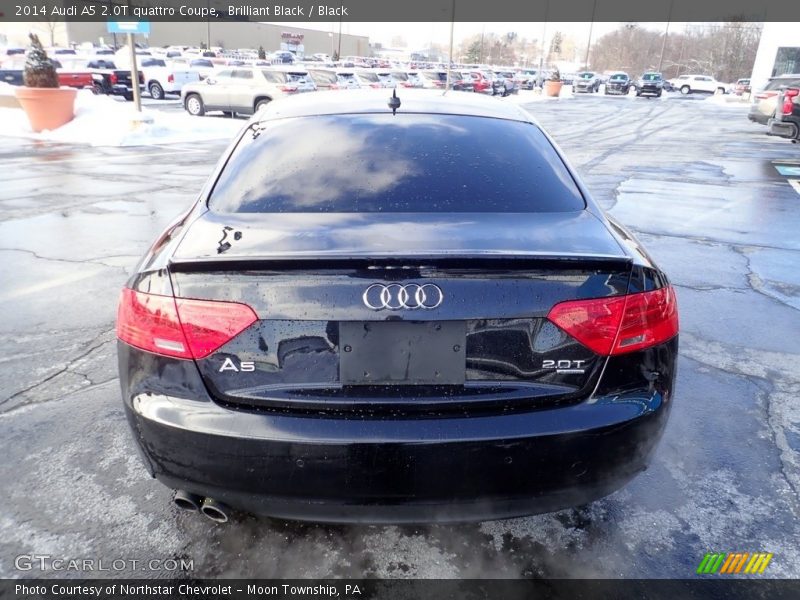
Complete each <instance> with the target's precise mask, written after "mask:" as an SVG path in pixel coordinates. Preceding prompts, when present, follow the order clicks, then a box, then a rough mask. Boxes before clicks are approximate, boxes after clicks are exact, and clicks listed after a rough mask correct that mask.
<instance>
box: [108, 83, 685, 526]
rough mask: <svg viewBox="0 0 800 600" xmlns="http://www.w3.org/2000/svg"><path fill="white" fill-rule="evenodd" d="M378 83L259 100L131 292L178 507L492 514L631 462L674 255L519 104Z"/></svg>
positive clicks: (641, 433) (151, 437)
mask: <svg viewBox="0 0 800 600" xmlns="http://www.w3.org/2000/svg"><path fill="white" fill-rule="evenodd" d="M315 96H319V97H315ZM474 96H478V95H477V94H476V95H474ZM387 100H389V99H388V98H387V94H386V93H385V92H380V91H366V92H361V91H356V92H353V93H352V94H351V93H343V94H341V95H339V94H336V95H330V96H327V95H325V96H324V97H322V96H321V95H319V94H309V95H308V97H300V98H293V99H292V100H290V101H289V100H287V101H276V102H273V103H271V104H270V105H269V106H268V107H267V108H266V109H264V110H262V111H260V112H259V113H258V114H256V115H255V116H254V117H253V118H252V119H251V121H250V122H249V123H248V124H247V125H246V126H245V127H244V129H243V130H242V132H241V134H240V135H239V136H238V138H237V139H236V140H235V141H234V143H233V144H232V145H231V146H230V148H229V149H228V150H227V151H226V153H225V155H224V156H223V157H222V159H221V160H220V162H219V164H218V166H217V168H216V170H215V172H214V173H213V174H212V175H211V176H210V178H209V180H208V182H207V184H206V185H205V187H204V188H203V190H202V192H201V193H200V197H199V198H198V200H197V201H196V203H195V204H194V205H193V207H192V208H191V209H190V210H189V211H188V213H187V214H185V215H184V216H182V217H180V218H179V219H178V220H177V221H176V222H175V223H174V224H173V225H171V226H170V227H169V228H168V229H167V230H166V231H165V232H164V233H163V234H162V235H161V236H160V237H159V239H158V240H157V241H156V242H155V243H154V245H153V246H152V247H151V248H150V250H149V251H148V252H147V254H146V255H145V256H144V258H143V259H142V261H141V262H140V264H139V266H138V268H137V269H136V273H135V274H134V275H133V276H132V277H131V278H130V280H129V281H128V283H127V285H126V287H125V289H124V290H123V292H122V296H121V301H120V306H119V317H118V326H117V327H118V336H119V368H120V379H121V385H122V395H123V400H124V406H125V409H126V413H127V416H128V419H129V422H130V425H131V427H132V429H133V432H134V436H135V438H136V441H137V443H138V446H139V447H140V448H141V450H142V456H143V458H144V462H145V464H146V466H147V469H148V470H149V472H150V473H151V475H153V476H154V477H156V478H157V479H159V480H160V481H161V482H163V483H164V484H166V485H167V486H169V487H170V488H172V489H174V490H176V495H175V500H176V504H178V505H179V506H181V507H183V508H192V509H197V508H200V509H201V510H202V512H204V513H205V514H206V515H207V516H209V517H211V518H213V519H216V520H218V521H224V520H227V518H228V515H229V512H230V510H231V509H230V507H235V508H239V509H243V510H246V511H250V512H255V513H261V514H266V515H271V516H276V517H281V518H290V519H304V520H315V521H333V522H336V521H367V522H424V521H448V520H451V521H457V520H475V519H487V518H501V517H510V516H515V515H523V514H531V513H536V512H544V511H550V510H555V509H559V508H562V507H568V506H575V505H579V504H583V503H586V502H588V501H591V500H594V499H597V498H600V497H602V496H604V495H607V494H609V493H611V492H612V491H614V490H616V489H618V488H619V487H621V486H622V485H624V484H625V483H626V482H627V481H628V480H630V479H631V478H632V477H633V476H634V475H635V474H636V473H637V472H639V471H641V470H642V469H644V468H645V467H646V465H647V463H648V460H649V457H650V456H651V453H652V451H653V448H654V446H655V445H656V442H657V441H658V439H659V437H660V435H661V433H662V431H663V429H664V426H665V424H666V421H667V416H668V413H669V410H670V406H671V404H672V400H673V398H672V396H673V385H674V379H675V367H676V356H677V349H678V336H677V334H678V316H677V307H676V302H675V294H674V291H673V289H672V288H671V287H670V284H669V282H668V280H667V277H666V276H665V275H664V274H663V273H662V272H661V271H660V270H659V269H658V268H657V267H656V266H655V265H654V264H653V262H652V260H651V259H650V258H649V257H648V255H647V254H646V253H645V251H644V250H643V249H642V247H641V246H640V245H639V244H638V243H637V241H636V240H635V239H634V238H633V237H632V236H631V234H629V233H628V232H627V231H626V230H625V229H624V228H623V227H621V226H620V225H618V224H617V223H615V222H614V221H613V220H611V219H610V218H608V217H606V216H605V215H604V214H603V212H602V211H601V209H600V208H598V206H597V205H596V204H595V202H594V201H593V200H592V198H591V197H590V195H589V193H588V192H587V190H586V189H585V188H584V186H583V184H582V183H581V181H580V180H579V179H578V177H577V176H576V174H575V173H574V172H573V170H572V169H571V168H570V167H569V166H568V165H567V164H566V162H565V160H564V158H563V157H562V156H561V154H560V152H559V150H558V149H557V148H556V147H555V145H554V143H553V142H552V140H551V139H550V138H549V137H548V136H547V135H546V134H545V133H544V132H543V131H542V129H541V128H540V127H539V126H538V125H537V124H536V123H535V122H533V121H532V119H531V117H530V115H528V114H527V113H526V112H524V111H523V110H522V109H520V108H518V107H516V106H512V105H509V104H505V103H502V102H500V101H497V100H496V99H495V100H493V99H490V98H484V97H480V96H479V97H473V96H470V95H461V94H455V95H454V94H452V93H446V94H442V93H441V92H433V91H432V92H427V91H412V90H407V91H403V92H402V94H401V97H400V99H399V100H397V99H396V98H392V99H391V101H390V102H387ZM398 104H399V106H398Z"/></svg>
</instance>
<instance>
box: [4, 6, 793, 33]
mask: <svg viewBox="0 0 800 600" xmlns="http://www.w3.org/2000/svg"><path fill="white" fill-rule="evenodd" d="M42 20H44V21H106V20H113V21H126V20H127V21H162V22H165V21H166V22H186V21H212V22H213V21H276V20H277V21H292V22H297V23H298V24H299V23H301V22H313V21H327V22H330V21H339V20H343V21H350V22H408V21H417V22H433V21H457V22H543V21H550V22H589V21H598V22H618V21H628V22H665V21H678V22H686V21H689V22H724V21H784V22H786V21H789V22H795V21H797V22H800V2H798V1H797V0H655V1H653V0H0V22H3V21H42ZM799 27H800V26H799Z"/></svg>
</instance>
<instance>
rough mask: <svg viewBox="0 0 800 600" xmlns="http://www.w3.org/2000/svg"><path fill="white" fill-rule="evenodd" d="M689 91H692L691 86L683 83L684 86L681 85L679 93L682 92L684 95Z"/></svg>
mask: <svg viewBox="0 0 800 600" xmlns="http://www.w3.org/2000/svg"><path fill="white" fill-rule="evenodd" d="M691 91H692V88H690V87H689V86H688V85H684V86H682V87H681V94H683V95H684V96H685V95H686V94H690V93H691Z"/></svg>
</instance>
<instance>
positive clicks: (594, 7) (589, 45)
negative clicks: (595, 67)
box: [583, 0, 597, 69]
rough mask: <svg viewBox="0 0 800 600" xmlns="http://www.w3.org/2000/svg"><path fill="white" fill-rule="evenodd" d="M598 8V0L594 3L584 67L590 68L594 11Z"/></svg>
mask: <svg viewBox="0 0 800 600" xmlns="http://www.w3.org/2000/svg"><path fill="white" fill-rule="evenodd" d="M595 10H597V0H594V4H592V21H591V23H589V43H588V44H586V58H585V59H584V61H583V68H584V69H588V68H589V50H590V49H591V47H592V31H593V30H594V11H595Z"/></svg>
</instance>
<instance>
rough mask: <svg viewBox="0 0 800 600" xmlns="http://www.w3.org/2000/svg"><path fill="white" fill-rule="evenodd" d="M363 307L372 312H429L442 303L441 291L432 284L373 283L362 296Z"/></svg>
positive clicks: (442, 295) (442, 294)
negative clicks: (421, 310)
mask: <svg viewBox="0 0 800 600" xmlns="http://www.w3.org/2000/svg"><path fill="white" fill-rule="evenodd" d="M362 299H363V300H364V305H365V306H366V307H367V308H371V309H372V310H383V309H389V310H400V309H403V308H406V309H409V310H416V309H418V308H422V309H425V310H431V309H434V308H437V307H438V306H440V305H441V304H442V302H443V301H444V293H443V292H442V289H441V288H440V287H439V286H438V285H435V284H433V283H425V284H423V285H419V284H417V283H407V284H405V285H401V284H399V283H389V284H383V283H373V284H372V285H371V286H369V287H368V288H367V289H366V290H364V295H363V296H362Z"/></svg>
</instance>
